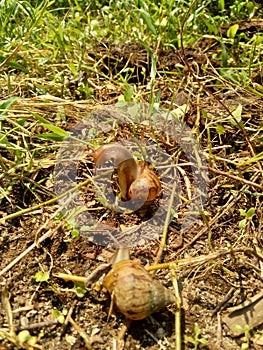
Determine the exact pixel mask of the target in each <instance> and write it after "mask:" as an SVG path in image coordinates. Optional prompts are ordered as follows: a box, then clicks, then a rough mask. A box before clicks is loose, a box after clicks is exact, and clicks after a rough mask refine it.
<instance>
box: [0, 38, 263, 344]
mask: <svg viewBox="0 0 263 350" xmlns="http://www.w3.org/2000/svg"><path fill="white" fill-rule="evenodd" d="M92 55H93V56H92ZM131 55H132V59H131V58H130V57H131ZM87 56H89V57H93V58H96V59H98V58H102V57H105V59H104V62H103V63H101V67H102V68H101V69H102V71H103V73H104V74H105V75H109V74H111V75H114V74H115V71H116V72H119V71H121V69H122V68H123V67H125V66H127V65H128V66H129V67H132V68H133V69H134V73H133V75H132V77H131V78H130V83H131V84H137V86H140V91H141V96H142V98H144V99H145V101H147V98H148V96H149V87H148V86H147V83H148V82H149V71H150V58H149V57H148V54H147V52H146V51H145V50H144V49H143V48H141V47H140V46H138V45H137V44H133V45H129V46H123V47H118V48H116V47H109V48H108V49H107V50H106V51H105V45H104V46H103V47H102V48H101V49H100V48H98V52H97V53H96V54H94V53H89V52H87ZM158 57H159V60H158V62H157V68H158V71H161V70H162V69H163V70H165V71H167V72H168V71H175V70H177V67H178V65H181V66H183V65H184V72H185V73H184V74H185V77H184V78H183V83H182V85H181V86H179V80H176V79H175V80H174V81H172V80H170V83H168V80H165V79H163V77H162V76H161V75H160V76H157V77H156V81H155V89H156V91H160V101H162V106H163V107H169V106H170V107H171V100H172V101H173V102H172V108H173V109H176V108H178V107H179V106H182V105H184V104H187V105H188V110H187V112H186V114H185V116H184V121H185V123H186V125H187V126H188V127H189V128H190V129H192V130H193V131H195V132H197V135H198V139H199V142H200V144H201V146H202V148H203V150H204V152H205V154H206V156H207V159H208V160H207V165H208V176H209V181H208V195H207V198H206V202H205V206H204V212H203V215H202V216H200V217H199V218H198V220H196V222H195V224H194V226H193V227H191V228H190V230H189V231H187V232H183V234H181V231H180V229H181V225H182V222H183V218H184V214H185V210H186V206H185V205H184V204H181V206H180V207H179V208H178V218H175V219H173V220H172V221H171V222H170V225H169V227H168V238H167V247H166V249H165V250H164V252H163V254H162V255H161V262H172V261H177V262H178V264H177V265H175V266H177V267H175V271H176V277H175V276H174V275H173V271H171V270H169V269H159V270H158V271H157V273H156V276H155V278H157V279H158V280H160V281H161V282H162V283H163V284H164V285H165V286H166V287H167V288H169V289H170V290H171V291H172V292H174V284H176V283H175V282H176V281H177V284H178V287H179V290H180V296H181V310H180V320H181V327H180V328H181V332H182V336H181V337H182V348H183V349H211V350H216V349H218V350H219V349H225V350H235V349H246V348H249V349H256V350H259V349H263V328H262V322H261V321H262V319H263V314H262V310H261V306H262V287H263V283H262V277H263V261H262V260H263V258H262V246H263V237H262V164H259V162H256V161H255V162H252V163H249V162H247V161H248V160H249V159H251V158H252V154H251V148H250V144H248V142H247V139H249V140H250V141H251V143H253V147H254V151H255V153H256V154H258V153H260V152H262V151H263V147H262V120H263V107H262V99H260V98H259V97H255V95H252V94H251V93H249V92H248V91H244V90H242V89H241V88H240V89H238V88H235V89H234V88H233V86H232V85H231V83H229V82H226V81H223V80H222V79H221V80H220V78H219V77H218V76H217V74H216V72H215V71H214V69H213V67H215V66H216V65H218V62H213V60H212V54H211V55H210V54H209V51H208V53H207V54H206V55H201V54H198V53H197V52H193V51H191V50H189V51H186V52H185V57H182V54H181V53H180V52H177V51H173V50H167V51H162V52H160V53H159V55H158ZM184 60H187V62H188V63H187V64H185V61H184ZM208 62H209V63H208ZM181 66H180V67H181ZM204 67H206V71H204ZM142 69H144V71H145V74H143V75H142V74H141V70H142ZM189 69H190V71H189ZM197 74H198V76H199V78H200V81H199V83H200V82H201V78H202V79H203V80H202V86H203V85H205V86H206V87H207V88H208V89H209V91H207V90H205V89H202V91H201V92H200V84H199V83H198V81H197V80H196V79H195V78H194V76H196V75H197ZM81 79H90V81H92V82H93V85H94V86H97V89H95V91H96V96H95V98H96V106H97V105H103V104H105V105H110V104H115V103H116V102H117V98H118V96H119V95H120V94H121V91H119V88H118V86H113V85H112V84H111V85H110V84H107V83H105V82H103V84H102V83H101V82H99V81H98V80H96V79H97V78H96V77H95V76H87V74H86V73H85V72H83V73H82V74H81V75H80V80H79V81H78V82H76V81H75V82H69V85H68V88H69V90H70V91H71V92H72V96H73V95H74V96H75V98H76V102H75V103H74V104H70V103H68V104H67V103H65V100H63V99H62V98H60V97H59V96H58V97H57V101H55V100H52V98H51V97H48V98H47V99H46V101H45V103H41V98H39V99H36V98H35V99H32V98H31V96H22V97H21V99H20V100H18V101H17V102H16V103H15V104H14V105H13V106H12V110H13V113H16V112H15V111H16V110H17V111H21V110H23V111H25V112H24V113H28V115H29V111H34V112H37V113H38V114H39V115H42V116H44V117H45V118H47V119H48V120H50V121H52V120H54V116H55V115H56V113H57V111H59V110H60V108H61V106H62V104H63V106H64V108H65V109H64V110H65V114H66V116H67V124H66V125H63V128H64V129H66V130H70V129H71V128H72V127H73V125H74V124H75V123H76V122H77V121H79V120H81V119H82V118H83V117H85V115H87V114H89V113H90V111H91V110H93V109H94V107H95V106H94V103H91V102H89V101H82V100H81V96H78V90H77V87H78V84H81ZM259 79H261V84H262V79H263V78H262V72H260V71H258V74H255V81H258V80H259ZM204 83H205V84H204ZM175 91H176V92H175ZM209 92H211V93H212V94H210V93H209ZM168 101H169V102H168ZM222 103H223V104H222ZM238 105H242V116H243V119H242V121H243V123H244V125H245V130H246V131H245V133H246V135H244V133H243V132H242V130H241V129H240V128H238V127H237V126H235V125H234V123H232V124H231V122H229V120H228V119H227V118H228V115H227V111H226V109H225V108H224V106H227V108H229V109H232V110H233V108H237V106H238ZM76 115H77V117H76ZM218 125H220V126H223V127H224V133H222V134H219V133H218V132H217V131H216V126H218ZM260 125H261V126H260ZM209 126H211V127H209ZM61 127H62V126H61ZM260 128H261V129H260ZM208 130H209V132H208ZM132 131H133V129H132V128H131V127H126V128H123V127H122V126H121V127H119V126H113V131H112V132H111V133H104V134H103V133H101V134H100V136H99V137H98V138H97V139H96V141H97V142H101V143H103V142H108V140H110V142H114V141H121V140H126V139H128V138H129V137H130V136H131V134H132ZM39 132H41V131H39ZM142 134H143V135H144V140H152V139H153V134H154V138H155V139H154V140H155V141H156V142H159V145H160V147H163V149H165V151H166V152H167V153H168V154H170V155H172V154H174V150H175V147H176V145H175V144H173V143H172V142H170V141H169V138H165V137H164V135H162V134H161V133H160V132H159V133H158V130H154V131H153V130H150V129H147V126H143V127H142V128H141V129H140V130H139V134H138V135H142ZM91 153H92V146H90V147H88V148H87V150H86V154H85V158H84V159H82V161H81V162H80V164H79V167H78V176H79V177H80V178H81V180H83V179H85V178H86V174H87V173H88V172H89V171H92V169H93V161H92V156H91ZM2 155H3V156H5V151H3V153H2ZM55 156H56V155H55V154H54V152H53V153H52V152H50V154H49V155H48V156H47V155H45V160H47V159H50V164H48V163H47V162H46V163H45V164H46V165H45V166H43V167H42V169H38V170H37V171H36V172H35V173H34V174H31V173H30V172H29V173H28V175H27V176H28V178H31V179H32V180H34V182H32V186H33V184H35V183H41V186H37V187H36V193H37V196H34V195H33V194H32V191H30V190H29V189H28V187H26V186H25V182H26V179H25V178H22V177H21V178H19V177H18V179H17V183H16V185H15V187H13V191H12V193H11V194H10V197H9V198H10V199H11V203H10V202H9V201H8V200H7V199H4V200H3V201H2V204H1V209H0V213H1V216H2V217H3V218H4V217H5V216H7V215H10V214H12V213H14V212H18V211H19V209H18V208H20V209H26V208H32V207H34V206H37V205H38V204H39V203H40V202H45V201H47V200H51V199H52V198H55V196H56V194H55V190H54V178H53V176H52V175H53V174H54V164H55ZM43 158H44V157H43ZM174 162H175V163H176V164H182V163H183V162H187V159H186V156H185V154H181V155H179V156H178V157H177V158H174ZM235 162H239V163H240V164H242V163H244V165H240V166H237V165H236V163H235ZM184 169H185V171H186V173H185V176H184V177H182V179H181V181H182V194H183V195H184V196H187V182H185V181H187V180H186V178H187V179H188V180H189V183H190V185H189V186H190V189H192V188H193V174H192V173H191V168H189V167H185V168H184ZM41 180H43V181H41ZM1 181H2V182H3V185H6V183H7V181H9V180H8V179H7V178H6V179H1ZM82 191H83V192H82V195H83V198H84V201H85V203H86V204H87V206H90V207H92V208H95V209H96V208H97V210H94V213H95V214H94V215H95V216H96V219H99V218H102V217H103V220H104V222H105V223H108V224H109V225H115V226H116V227H118V225H120V224H126V225H130V226H132V225H134V224H136V225H138V224H140V223H141V222H143V220H144V219H142V218H140V217H139V216H138V215H137V214H132V215H131V216H129V215H126V216H124V217H123V216H122V215H119V214H116V213H112V212H111V211H110V209H106V208H103V209H100V210H99V209H98V208H100V207H101V203H99V202H96V196H95V194H94V191H93V190H92V187H91V186H87V187H86V188H85V190H83V189H82ZM160 201H161V199H160ZM91 203H92V204H91ZM156 205H158V203H157V204H156ZM250 208H255V214H254V215H253V217H252V219H248V220H247V222H246V224H245V227H244V228H242V227H240V226H239V223H240V221H241V220H242V219H244V217H242V216H241V215H240V211H239V209H243V210H244V211H246V212H247V211H248V210H249V209H250ZM59 209H60V206H59V204H58V202H55V201H54V202H53V203H50V204H49V205H45V206H43V207H41V206H38V207H36V209H34V210H32V211H29V212H28V213H24V215H19V216H17V217H14V218H10V219H8V220H3V219H2V221H1V224H0V227H1V236H0V256H1V260H0V285H1V290H2V307H1V309H0V335H1V333H2V334H3V335H4V336H3V337H2V340H0V349H1V350H5V349H20V348H21V349H23V348H24V349H56V348H57V347H59V349H62V350H63V349H65V350H66V349H78V350H80V349H89V348H92V349H94V350H99V349H103V350H105V349H127V350H128V349H147V350H155V349H156V350H157V349H167V350H169V349H174V348H175V338H176V335H175V334H176V329H175V317H176V315H178V310H177V308H176V306H175V305H169V306H168V307H167V308H164V309H162V310H161V311H159V312H158V313H155V314H153V315H152V316H150V317H148V318H146V319H143V320H140V321H134V322H132V323H131V325H130V326H129V328H128V330H127V331H126V332H125V331H124V328H123V327H124V324H125V322H126V321H125V318H124V316H122V315H121V314H120V313H119V312H116V313H115V314H113V315H112V316H111V317H109V320H108V314H109V309H110V297H109V295H108V294H107V292H106V291H105V290H104V289H100V288H98V285H97V284H92V285H91V286H88V287H87V288H86V289H84V286H82V285H79V284H76V283H75V284H74V283H73V282H72V281H64V280H63V279H61V278H58V277H57V276H56V275H57V274H58V273H64V274H73V275H77V276H88V275H89V274H90V273H91V272H92V271H94V270H95V269H96V268H97V267H98V266H100V265H101V264H103V263H108V262H109V260H110V258H111V256H112V254H113V252H114V249H113V248H109V247H103V246H102V245H99V244H96V242H95V243H92V242H90V241H88V240H87V239H86V237H85V235H82V234H81V235H80V236H79V237H73V233H72V226H70V224H69V223H68V222H66V221H65V220H64V219H63V218H62V216H61V217H60V218H59V216H58V214H59V212H60V210H59ZM146 221H147V220H146ZM112 223H113V224H112ZM162 231H163V228H162V227H157V228H156V232H155V233H156V235H157V236H156V237H155V238H154V239H152V240H147V241H146V242H145V243H144V244H143V245H140V246H137V247H133V248H132V249H131V254H132V259H138V260H139V261H140V262H141V263H142V264H143V265H147V266H150V265H153V264H154V261H155V258H156V256H157V254H158V252H159V249H160V240H161V237H162ZM22 253H24V256H23V257H21V259H19V260H18V261H17V262H16V261H15V259H16V258H18V257H19V256H20V254H22ZM9 264H12V265H10V266H9ZM39 271H42V272H48V274H49V275H48V277H47V278H46V280H45V278H43V274H42V275H41V276H42V278H43V280H42V281H40V282H39V281H36V279H35V278H34V277H35V275H36V274H37V273H39ZM102 278H103V277H102ZM173 282H174V284H173ZM253 298H254V299H253ZM254 300H255V301H254ZM252 301H253V303H252ZM242 303H248V307H247V308H245V306H244V305H243V304H242ZM249 303H250V304H249ZM242 305H243V306H242ZM237 306H239V307H240V310H239V312H236V313H234V314H233V313H231V312H232V311H231V309H230V308H233V307H237ZM262 309H263V308H262ZM229 315H230V316H231V317H232V319H234V323H236V325H237V326H238V325H239V324H240V322H241V319H242V320H243V319H244V318H245V320H246V322H247V323H248V324H249V328H245V327H244V326H243V328H242V330H241V331H240V332H238V331H234V330H231V329H230V328H229V327H228V321H229V317H228V316H229ZM231 317H230V318H231ZM260 319H261V321H260ZM253 320H257V322H256V324H254V323H253V322H254V321H253ZM197 326H198V327H197ZM198 329H199V330H200V334H199V333H198ZM21 331H28V332H29V333H30V337H31V338H30V339H31V340H30V339H29V340H27V341H24V342H23V341H22V340H21V337H22V335H23V333H22V332H21ZM177 331H178V329H177ZM19 334H20V338H19ZM24 334H25V333H24ZM34 336H35V338H33V337H34ZM177 336H178V335H177ZM19 341H20V345H19ZM30 341H31V342H34V343H35V344H33V345H32V344H30ZM89 344H91V345H89ZM245 346H247V347H245Z"/></svg>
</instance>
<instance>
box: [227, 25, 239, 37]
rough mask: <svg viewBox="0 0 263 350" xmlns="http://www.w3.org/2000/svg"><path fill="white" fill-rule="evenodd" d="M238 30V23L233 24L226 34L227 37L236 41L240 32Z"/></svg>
mask: <svg viewBox="0 0 263 350" xmlns="http://www.w3.org/2000/svg"><path fill="white" fill-rule="evenodd" d="M238 28H239V25H238V24H237V23H236V24H233V25H232V26H231V27H230V28H228V30H227V33H226V35H227V37H228V38H231V39H234V37H235V36H236V33H237V31H238Z"/></svg>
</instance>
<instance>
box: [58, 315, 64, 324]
mask: <svg viewBox="0 0 263 350" xmlns="http://www.w3.org/2000/svg"><path fill="white" fill-rule="evenodd" d="M57 320H58V322H59V323H61V324H63V323H64V322H65V316H64V315H59V316H58V317H57Z"/></svg>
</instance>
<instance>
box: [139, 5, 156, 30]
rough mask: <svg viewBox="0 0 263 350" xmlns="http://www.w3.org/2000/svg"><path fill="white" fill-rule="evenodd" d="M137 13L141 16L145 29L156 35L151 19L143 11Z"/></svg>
mask: <svg viewBox="0 0 263 350" xmlns="http://www.w3.org/2000/svg"><path fill="white" fill-rule="evenodd" d="M139 13H140V14H141V16H142V19H143V21H144V23H145V24H146V26H147V28H148V29H149V31H150V32H152V34H154V35H157V32H156V29H155V26H154V24H153V21H152V18H151V16H150V15H149V13H148V12H146V11H145V10H142V9H140V10H139Z"/></svg>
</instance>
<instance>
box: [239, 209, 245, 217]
mask: <svg viewBox="0 0 263 350" xmlns="http://www.w3.org/2000/svg"><path fill="white" fill-rule="evenodd" d="M238 210H239V214H240V215H241V216H247V212H246V211H245V210H244V209H238Z"/></svg>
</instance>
